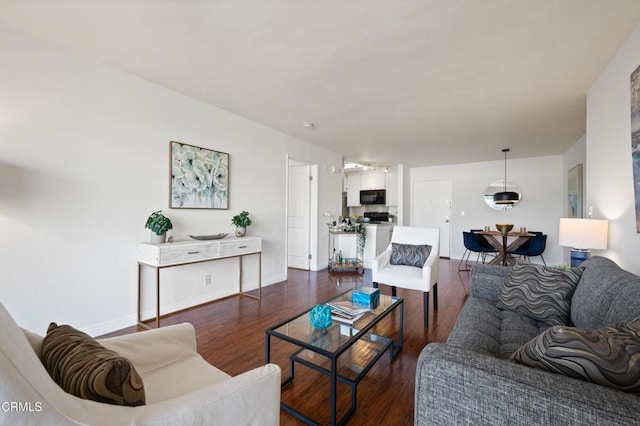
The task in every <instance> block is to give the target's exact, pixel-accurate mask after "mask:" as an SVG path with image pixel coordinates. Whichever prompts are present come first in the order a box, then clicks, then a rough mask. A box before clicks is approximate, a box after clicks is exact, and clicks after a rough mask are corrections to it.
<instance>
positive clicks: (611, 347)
mask: <svg viewBox="0 0 640 426" xmlns="http://www.w3.org/2000/svg"><path fill="white" fill-rule="evenodd" d="M511 359H513V360H515V361H517V362H519V363H521V364H525V365H528V366H530V367H534V368H538V369H540V370H545V371H550V372H552V373H558V374H564V375H566V376H570V377H574V378H576V379H582V380H585V381H588V382H593V383H597V384H599V385H603V386H608V387H611V388H614V389H618V390H621V391H624V392H630V393H636V394H638V393H640V317H637V318H634V319H632V320H630V321H625V322H621V323H618V324H616V325H614V326H610V327H605V328H601V329H598V330H595V329H581V328H577V327H564V326H554V327H551V328H549V329H547V330H546V331H544V332H543V333H542V334H540V335H539V336H537V337H534V338H533V339H531V340H530V341H529V342H528V343H526V344H524V345H523V346H522V347H521V348H520V349H518V350H517V351H516V352H515V353H514V354H513V355H511Z"/></svg>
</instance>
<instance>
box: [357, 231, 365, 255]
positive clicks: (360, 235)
mask: <svg viewBox="0 0 640 426" xmlns="http://www.w3.org/2000/svg"><path fill="white" fill-rule="evenodd" d="M357 244H358V247H357V250H358V257H360V259H363V258H364V246H365V245H366V244H367V228H366V227H365V226H364V225H363V224H360V229H358V243H357Z"/></svg>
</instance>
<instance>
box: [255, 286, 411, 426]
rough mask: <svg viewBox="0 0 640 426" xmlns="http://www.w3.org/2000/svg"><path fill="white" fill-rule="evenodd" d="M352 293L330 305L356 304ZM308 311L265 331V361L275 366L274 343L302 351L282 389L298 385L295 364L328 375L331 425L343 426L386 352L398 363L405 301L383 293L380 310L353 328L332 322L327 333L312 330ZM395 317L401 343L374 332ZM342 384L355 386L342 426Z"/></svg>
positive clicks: (294, 356)
mask: <svg viewBox="0 0 640 426" xmlns="http://www.w3.org/2000/svg"><path fill="white" fill-rule="evenodd" d="M352 292H353V290H350V291H348V292H346V293H343V294H341V295H339V296H337V297H335V298H333V299H331V300H328V301H327V302H334V301H339V300H347V301H351V294H352ZM309 311H310V310H307V311H305V312H302V313H300V314H298V315H296V316H295V317H293V318H289V319H288V320H286V321H283V322H281V323H280V324H277V325H275V326H274V327H271V328H268V329H267V330H266V331H265V333H266V336H265V362H266V363H267V364H268V363H269V362H271V338H276V339H280V340H284V341H286V342H289V343H291V344H293V345H295V346H297V347H298V348H299V349H297V350H295V351H294V352H293V353H292V354H291V355H290V356H289V376H287V377H285V378H284V379H283V381H282V387H285V386H286V385H287V384H289V383H290V382H292V381H293V379H294V366H295V364H296V363H299V364H301V365H304V366H306V367H308V368H311V369H313V370H315V371H318V372H320V373H322V374H324V375H326V376H328V377H329V380H330V382H331V399H330V401H331V425H336V424H344V423H345V422H346V421H347V420H348V419H349V417H351V415H352V414H353V413H354V412H355V410H356V401H357V398H356V390H357V386H358V383H359V382H360V381H361V380H362V378H363V377H364V376H365V375H366V374H367V372H368V371H369V370H370V369H371V368H372V367H373V365H374V364H375V363H376V362H377V361H378V360H379V359H380V358H381V357H382V355H383V354H384V353H385V352H386V351H387V350H389V354H390V359H391V360H393V359H394V358H395V356H396V355H397V354H398V352H400V350H401V349H402V337H403V320H404V301H403V300H402V299H401V298H399V297H392V296H385V295H382V294H381V295H380V302H379V304H378V307H377V308H376V309H375V310H374V311H373V312H368V313H366V314H364V315H363V316H362V317H361V318H360V319H358V320H357V321H356V322H354V324H353V325H350V324H346V323H342V322H340V321H336V320H333V323H332V324H331V325H330V326H329V327H327V328H324V329H315V328H313V326H312V325H311V322H310V321H309ZM393 312H398V313H399V317H400V318H399V321H398V325H397V328H398V342H397V343H396V342H394V340H393V338H392V337H390V336H381V335H377V334H373V333H372V329H373V327H374V326H376V324H378V323H379V322H380V321H382V320H383V319H384V318H386V317H388V316H389V314H391V313H393ZM394 334H395V333H394ZM338 381H340V382H342V383H346V384H347V385H349V386H350V387H351V408H350V409H349V410H348V411H347V413H345V415H344V416H342V418H341V419H340V421H339V422H337V421H336V420H337V419H336V416H337V412H336V411H337V410H336V396H337V392H336V391H337V384H338ZM280 407H281V408H282V409H283V410H284V411H286V412H287V413H289V414H291V415H292V416H294V417H296V418H297V419H299V420H301V421H303V422H305V423H307V424H317V422H316V421H314V420H313V419H311V418H309V417H308V416H306V415H304V414H302V413H301V412H299V411H297V410H295V409H294V408H293V407H291V406H289V405H287V404H286V403H284V402H280Z"/></svg>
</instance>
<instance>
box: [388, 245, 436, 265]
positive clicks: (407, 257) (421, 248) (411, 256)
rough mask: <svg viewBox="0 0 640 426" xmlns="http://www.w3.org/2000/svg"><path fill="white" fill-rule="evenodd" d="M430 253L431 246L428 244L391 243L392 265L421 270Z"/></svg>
mask: <svg viewBox="0 0 640 426" xmlns="http://www.w3.org/2000/svg"><path fill="white" fill-rule="evenodd" d="M430 253H431V246H430V245H428V244H417V245H414V244H399V243H391V261H390V263H391V264H392V265H406V266H415V267H417V268H422V267H423V266H424V262H426V261H427V258H428V257H429V254H430Z"/></svg>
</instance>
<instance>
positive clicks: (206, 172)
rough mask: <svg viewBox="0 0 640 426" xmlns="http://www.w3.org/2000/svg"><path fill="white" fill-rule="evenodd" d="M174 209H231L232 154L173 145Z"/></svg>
mask: <svg viewBox="0 0 640 426" xmlns="http://www.w3.org/2000/svg"><path fill="white" fill-rule="evenodd" d="M170 148H171V159H170V162H171V199H170V200H169V206H170V207H171V208H188V209H228V208H229V154H227V153H224V152H219V151H214V150H211V149H206V148H200V147H197V146H193V145H187V144H183V143H180V142H175V141H171V143H170Z"/></svg>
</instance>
